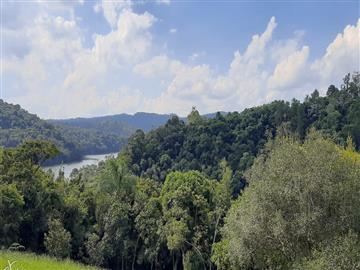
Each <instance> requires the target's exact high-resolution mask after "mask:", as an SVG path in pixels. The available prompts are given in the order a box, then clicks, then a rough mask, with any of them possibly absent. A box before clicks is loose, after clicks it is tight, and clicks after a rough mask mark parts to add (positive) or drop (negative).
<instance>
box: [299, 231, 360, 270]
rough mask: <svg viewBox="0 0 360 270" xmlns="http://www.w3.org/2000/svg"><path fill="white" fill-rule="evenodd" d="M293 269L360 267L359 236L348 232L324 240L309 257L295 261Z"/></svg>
mask: <svg viewBox="0 0 360 270" xmlns="http://www.w3.org/2000/svg"><path fill="white" fill-rule="evenodd" d="M294 269H299V270H300V269H301V270H343V269H354V270H358V269H360V242H359V236H358V235H356V234H354V233H349V234H348V235H345V236H340V237H339V236H337V237H335V238H333V239H331V240H329V241H324V243H322V244H321V245H319V248H317V249H316V250H315V251H314V252H313V254H312V255H311V256H310V258H305V259H303V260H302V262H301V263H296V264H295V266H294Z"/></svg>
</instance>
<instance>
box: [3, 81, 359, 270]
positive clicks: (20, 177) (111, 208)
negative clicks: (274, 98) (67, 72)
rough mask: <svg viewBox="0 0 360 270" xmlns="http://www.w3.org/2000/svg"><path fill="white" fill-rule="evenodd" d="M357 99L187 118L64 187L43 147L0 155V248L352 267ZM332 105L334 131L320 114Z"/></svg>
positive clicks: (343, 92)
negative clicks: (43, 165) (335, 113)
mask: <svg viewBox="0 0 360 270" xmlns="http://www.w3.org/2000/svg"><path fill="white" fill-rule="evenodd" d="M345 82H346V80H345ZM335 89H336V88H335ZM350 89H351V90H350ZM354 89H355V90H356V91H354ZM359 91H360V85H359V81H357V78H356V77H354V79H352V80H349V81H348V84H347V85H346V83H344V86H343V87H342V88H341V89H339V90H336V91H335V92H334V94H336V95H338V99H335V98H331V94H330V92H329V91H328V95H327V96H326V97H319V96H318V95H316V94H315V95H314V94H313V95H312V96H311V97H308V98H307V99H306V100H305V101H304V102H303V103H300V102H292V103H291V104H287V103H284V102H275V103H272V104H270V105H264V106H261V107H258V108H254V109H249V110H246V111H245V112H243V113H240V114H237V113H231V114H229V115H226V116H220V115H218V116H217V117H216V118H215V119H213V120H204V119H203V118H201V117H200V115H199V114H198V112H197V111H196V110H193V112H192V113H191V114H190V115H189V118H188V123H187V124H185V123H183V122H181V121H180V120H178V119H177V118H173V119H171V120H169V122H168V123H167V124H166V125H165V126H164V127H161V128H159V129H158V130H155V131H152V132H150V133H149V134H143V135H144V136H143V135H141V134H142V133H141V132H137V133H136V134H135V136H134V138H132V139H131V140H130V141H129V145H128V146H127V148H125V149H124V150H123V151H122V152H121V153H120V154H119V155H118V157H117V158H112V159H108V160H106V161H105V162H101V163H100V164H99V166H94V165H93V166H88V167H84V168H82V169H80V170H78V171H75V172H74V173H73V174H72V175H71V177H70V179H64V178H63V177H62V176H54V175H52V174H51V173H47V172H44V171H43V170H42V169H41V168H40V166H39V164H41V163H42V162H43V161H44V160H45V159H48V158H50V157H52V156H54V155H56V154H57V150H56V148H55V147H54V146H53V144H51V143H48V142H38V141H30V142H26V143H25V144H22V145H21V146H19V147H17V148H9V149H2V150H1V152H0V213H1V218H0V246H1V247H3V248H8V247H10V249H26V250H31V251H35V252H39V253H43V252H47V253H49V254H51V255H53V256H57V257H68V256H70V257H71V258H73V259H76V260H79V261H82V262H85V263H88V264H93V265H98V266H101V267H105V268H111V269H233V270H237V269H249V270H250V269H305V270H306V269H307V270H314V269H315V270H324V269H325V270H340V269H360V222H359V221H360V154H359V153H358V151H357V149H359V144H358V141H357V139H358V138H359V135H360V133H359V132H358V129H357V128H358V124H359V122H358V121H359V118H357V117H354V115H356V112H358V109H359V108H358V106H356V105H354V104H357V103H356V102H359ZM315 93H316V92H315ZM345 97H346V98H345ZM331 100H333V101H331ZM335 100H337V101H336V102H338V103H337V104H338V105H337V106H338V107H335V108H336V111H338V112H341V117H338V118H336V119H338V120H337V121H335V122H333V123H338V125H337V126H336V128H332V127H331V126H329V125H325V124H324V123H325V120H324V119H328V118H327V117H328V114H326V115H325V114H324V115H323V114H322V113H323V112H324V111H323V109H321V108H323V107H322V106H325V108H328V107H329V108H330V107H331V108H332V106H330V105H329V104H331V102H335ZM278 104H283V105H281V106H280V107H279V108H283V109H284V110H283V111H282V112H278V111H277V110H274V109H272V106H278ZM295 104H297V105H295ZM314 104H326V105H321V106H320V105H319V106H315V105H314ZM299 107H302V108H303V111H304V115H305V116H306V117H304V119H305V120H304V121H302V120H301V119H302V118H301V117H300V116H301V115H303V114H302V113H301V111H302V110H300V109H298V108H299ZM294 108H297V109H296V112H299V113H296V114H295V113H294V114H295V115H296V117H295V116H294V118H292V117H290V116H286V115H287V113H289V111H290V112H294V111H295V109H294ZM309 108H317V109H316V110H312V112H314V114H313V113H311V114H310V113H309V112H308V110H309ZM339 108H343V110H340V109H339ZM287 110H289V111H287ZM329 110H330V109H329ZM284 112H285V113H284ZM329 112H331V111H329ZM315 113H316V114H315ZM320 113H321V114H320ZM262 114H264V115H263V116H262ZM276 115H280V116H281V117H280V116H279V119H287V121H285V120H283V121H280V120H279V121H278V122H272V121H275V120H272V119H278V118H277V117H275V116H276ZM308 115H318V117H317V118H316V117H314V118H313V119H312V120H309V119H308ZM286 117H289V118H286ZM294 119H296V121H295V120H294ZM319 119H323V120H319ZM331 119H333V118H331ZM275 123H276V124H275ZM302 123H305V124H304V125H302ZM262 125H264V127H262ZM210 126H211V127H213V128H212V129H210V128H209V127H210ZM217 126H221V128H218V129H219V131H218V133H215V132H214V130H217V129H216V128H215V127H217ZM241 127H242V128H241ZM325 127H326V128H325ZM300 128H302V129H303V130H304V131H303V132H304V133H301V132H299V131H301V130H302V129H300ZM316 129H321V130H320V131H316ZM244 130H245V131H244ZM180 131H181V132H180ZM221 131H223V132H221ZM242 132H243V133H242ZM214 134H217V136H215V135H214ZM141 136H143V137H142V140H140V138H141ZM225 138H227V139H225ZM240 138H242V139H243V140H240ZM150 139H152V140H150ZM220 139H221V140H223V141H222V143H221V141H220ZM217 140H218V141H217ZM203 142H204V143H203ZM205 142H206V143H205ZM245 146H247V148H246V149H245V148H243V147H245ZM216 147H218V148H216ZM183 148H186V149H187V150H186V151H185V150H183ZM245 150H246V151H245ZM152 151H154V153H152ZM197 151H200V152H197ZM201 151H203V152H204V155H202V152H201ZM244 153H248V154H247V155H245V156H247V158H244ZM164 155H167V156H168V157H166V158H161V157H163V156H164ZM238 155H240V157H238ZM179 156H181V159H179V158H178V157H179ZM255 156H256V157H255ZM156 157H159V159H160V160H161V161H160V160H159V161H158V160H157V159H156ZM150 158H151V160H153V163H150V161H151V160H150ZM233 159H235V160H236V161H234V160H233ZM245 159H246V160H247V162H245V163H244V160H245ZM149 160H150V161H149ZM181 160H183V161H181ZM213 160H215V161H213ZM151 162H152V161H151ZM193 162H194V163H193ZM149 164H152V165H151V166H150V167H149ZM154 164H155V165H154ZM158 164H159V165H158ZM160 164H161V165H162V166H164V167H159V169H158V170H159V171H157V170H149V168H152V167H154V166H161V165H160ZM242 164H243V165H242ZM181 166H183V167H181ZM192 166H194V167H192ZM196 166H198V167H196ZM241 166H243V167H241ZM154 172H155V173H154ZM244 183H246V185H245V184H244Z"/></svg>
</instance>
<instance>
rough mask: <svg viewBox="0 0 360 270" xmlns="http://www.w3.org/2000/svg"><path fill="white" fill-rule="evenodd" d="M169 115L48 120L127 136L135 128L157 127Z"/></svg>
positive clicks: (126, 115)
mask: <svg viewBox="0 0 360 270" xmlns="http://www.w3.org/2000/svg"><path fill="white" fill-rule="evenodd" d="M170 117H171V115H170V114H156V113H145V112H138V113H135V114H134V115H130V114H125V113H123V114H115V115H107V116H98V117H91V118H71V119H59V120H53V119H51V120H48V122H49V123H52V124H61V125H66V126H73V127H80V128H85V129H93V130H102V131H103V132H106V133H111V134H116V135H120V136H123V137H129V136H130V135H131V134H133V133H134V132H135V131H136V130H137V129H142V130H143V131H145V132H147V131H149V130H151V129H154V128H157V127H159V126H161V125H163V124H165V123H166V121H167V120H169V119H170Z"/></svg>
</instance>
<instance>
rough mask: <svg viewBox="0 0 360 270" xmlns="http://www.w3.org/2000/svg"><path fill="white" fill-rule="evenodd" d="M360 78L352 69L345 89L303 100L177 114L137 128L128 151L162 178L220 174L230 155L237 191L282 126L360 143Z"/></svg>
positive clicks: (137, 169)
mask: <svg viewBox="0 0 360 270" xmlns="http://www.w3.org/2000/svg"><path fill="white" fill-rule="evenodd" d="M359 81H360V76H359V74H354V75H353V76H352V77H350V74H348V75H346V76H345V78H344V83H343V84H342V85H341V88H340V89H338V88H336V87H335V86H334V85H331V86H329V88H328V90H327V93H326V96H324V97H322V96H320V95H319V92H318V91H317V90H315V91H314V92H313V93H312V94H311V95H310V96H307V97H306V98H305V100H304V102H299V101H298V100H293V101H292V102H285V101H274V102H272V103H270V104H266V105H262V106H260V107H255V108H251V109H246V110H244V111H243V112H241V113H238V112H234V113H229V114H226V115H223V114H220V113H218V114H217V115H216V117H215V118H213V119H206V118H203V117H201V116H200V115H199V113H198V112H197V111H196V110H195V109H193V111H192V112H191V114H190V115H189V117H188V123H187V124H186V123H185V122H184V121H181V120H179V118H177V117H176V116H174V117H173V118H172V119H171V120H170V121H168V122H167V123H166V124H165V125H164V126H162V127H160V128H158V129H156V130H153V131H150V132H149V133H147V134H145V133H144V132H142V131H141V130H138V131H137V132H136V133H135V134H134V135H133V136H132V137H131V138H130V139H129V142H128V145H127V149H126V156H127V158H128V159H129V166H130V169H131V171H132V172H133V173H134V174H135V175H138V176H142V177H145V178H146V177H149V178H152V179H155V180H159V181H164V180H165V177H166V175H167V173H168V172H171V171H176V170H180V171H187V170H198V171H201V172H203V173H204V174H205V175H207V176H208V177H210V178H215V179H219V178H220V177H221V167H220V165H219V164H220V162H221V160H222V159H226V161H227V162H228V164H229V166H230V167H231V169H232V170H233V171H234V172H235V175H234V176H233V179H232V183H233V189H234V191H237V192H238V191H239V185H240V187H242V185H243V184H242V183H243V174H242V173H243V172H244V171H245V170H246V169H247V168H249V167H250V166H251V165H252V163H253V160H254V158H255V157H256V155H257V154H258V153H259V151H260V150H261V149H263V147H264V145H265V143H266V141H267V140H268V139H271V138H274V137H275V136H276V134H277V132H278V131H280V132H282V133H288V134H290V133H292V134H295V136H296V137H298V138H299V139H300V140H302V139H304V137H305V135H306V134H307V133H308V131H309V130H310V129H311V128H315V129H317V130H321V131H322V133H323V134H324V135H325V136H327V137H329V138H331V139H332V140H334V141H335V142H336V143H338V144H340V145H344V144H345V142H346V139H347V137H348V136H351V137H352V139H353V141H354V143H355V146H356V149H359V147H360V90H359Z"/></svg>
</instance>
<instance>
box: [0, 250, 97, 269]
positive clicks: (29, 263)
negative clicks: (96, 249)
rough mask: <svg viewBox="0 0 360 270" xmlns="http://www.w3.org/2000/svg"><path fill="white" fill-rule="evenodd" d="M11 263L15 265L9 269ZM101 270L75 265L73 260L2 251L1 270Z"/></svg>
mask: <svg viewBox="0 0 360 270" xmlns="http://www.w3.org/2000/svg"><path fill="white" fill-rule="evenodd" d="M9 262H10V263H13V264H12V266H11V268H9V265H8V264H9ZM50 269H51V270H58V269H66V270H99V268H96V267H90V266H86V265H81V264H78V263H75V262H73V261H71V260H57V259H55V258H52V257H49V256H39V255H35V254H31V253H25V252H10V251H0V270H50Z"/></svg>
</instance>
